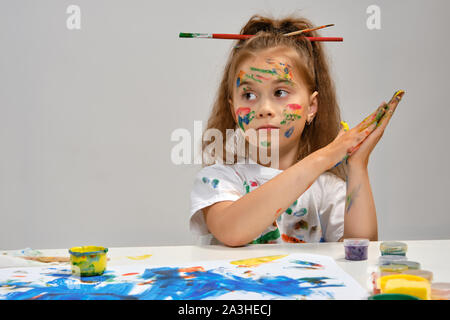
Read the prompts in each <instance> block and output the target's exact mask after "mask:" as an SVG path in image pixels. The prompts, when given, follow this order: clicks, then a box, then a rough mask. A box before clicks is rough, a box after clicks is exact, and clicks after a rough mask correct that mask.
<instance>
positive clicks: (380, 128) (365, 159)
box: [347, 90, 405, 167]
mask: <svg viewBox="0 0 450 320" xmlns="http://www.w3.org/2000/svg"><path fill="white" fill-rule="evenodd" d="M404 94H405V92H404V91H402V90H400V91H397V92H396V93H395V94H394V96H393V97H392V99H391V100H390V102H389V103H388V104H386V103H385V102H383V103H382V104H381V105H380V107H379V108H378V109H377V110H380V108H382V107H383V108H384V109H385V112H384V114H383V115H382V117H381V119H376V117H375V119H374V120H375V122H374V123H375V128H374V129H373V130H372V131H371V133H370V134H369V135H368V136H367V138H366V139H365V140H364V141H363V142H362V143H361V144H360V145H358V146H357V147H356V148H354V149H353V150H351V151H350V154H349V158H348V160H347V162H348V164H349V165H355V164H356V165H362V166H364V167H367V165H368V163H369V156H370V154H371V152H372V150H373V149H374V148H375V146H376V144H377V143H378V141H380V139H381V137H382V136H383V134H384V129H385V128H386V126H387V125H388V123H389V121H390V120H391V118H392V115H393V114H394V111H395V109H396V108H397V106H398V104H399V102H400V100H401V99H402V97H403V95H404ZM375 114H376V115H377V113H376V112H375ZM378 116H379V114H378ZM370 119H373V114H372V115H370V116H369V117H367V118H366V119H364V120H363V121H362V122H361V123H360V124H359V125H358V126H356V127H355V128H357V130H364V127H366V126H367V123H368V122H369V123H370ZM366 130H367V129H366Z"/></svg>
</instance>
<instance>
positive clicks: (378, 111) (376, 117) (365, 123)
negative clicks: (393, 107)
mask: <svg viewBox="0 0 450 320" xmlns="http://www.w3.org/2000/svg"><path fill="white" fill-rule="evenodd" d="M385 105H386V103H385V102H383V103H382V104H381V105H380V106H379V107H378V108H377V109H376V110H375V111H374V112H373V113H372V114H370V115H369V116H368V117H366V118H365V119H364V120H363V121H361V123H360V124H358V125H357V126H356V128H358V131H359V132H361V131H363V130H365V129H367V127H369V126H370V125H371V124H372V123H374V121H379V120H380V119H381V118H382V116H383V115H384V111H385Z"/></svg>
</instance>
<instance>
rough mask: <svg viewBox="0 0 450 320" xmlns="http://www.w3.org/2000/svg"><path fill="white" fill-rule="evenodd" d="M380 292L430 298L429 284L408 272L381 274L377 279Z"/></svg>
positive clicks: (424, 298)
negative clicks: (389, 274)
mask: <svg viewBox="0 0 450 320" xmlns="http://www.w3.org/2000/svg"><path fill="white" fill-rule="evenodd" d="M377 287H378V288H380V289H381V290H380V291H381V293H401V294H409V295H412V296H415V297H418V298H420V299H423V300H430V299H431V284H430V282H429V281H428V280H427V279H425V278H422V277H419V276H414V275H410V274H395V275H391V276H383V277H381V278H379V279H378V280H377Z"/></svg>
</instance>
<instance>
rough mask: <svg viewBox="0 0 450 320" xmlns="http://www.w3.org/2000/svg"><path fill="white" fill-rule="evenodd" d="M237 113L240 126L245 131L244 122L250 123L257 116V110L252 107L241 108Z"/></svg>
mask: <svg viewBox="0 0 450 320" xmlns="http://www.w3.org/2000/svg"><path fill="white" fill-rule="evenodd" d="M236 115H237V117H238V124H239V127H240V128H241V129H242V130H243V131H245V129H244V123H245V124H246V125H248V124H249V123H250V121H252V120H253V119H254V118H255V111H250V108H239V109H237V110H236Z"/></svg>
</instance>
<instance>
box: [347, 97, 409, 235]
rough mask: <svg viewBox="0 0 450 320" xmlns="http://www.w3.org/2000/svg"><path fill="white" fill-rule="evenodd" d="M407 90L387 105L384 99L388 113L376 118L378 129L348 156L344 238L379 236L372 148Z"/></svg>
mask: <svg viewBox="0 0 450 320" xmlns="http://www.w3.org/2000/svg"><path fill="white" fill-rule="evenodd" d="M404 94H405V92H404V91H403V90H399V91H397V92H396V93H395V94H394V96H393V97H392V98H391V100H390V101H389V103H388V104H387V105H386V104H385V103H383V104H382V105H381V106H380V107H379V108H381V107H384V108H385V110H386V112H385V114H384V115H383V117H382V118H381V119H379V120H378V119H377V120H376V123H377V125H376V129H375V130H373V132H372V133H371V134H370V136H368V137H367V139H365V140H364V141H363V142H362V143H361V145H360V146H358V148H357V149H356V150H355V151H354V152H352V154H351V157H349V159H348V168H349V172H348V176H347V197H346V202H345V213H344V236H343V238H367V239H370V240H372V241H377V240H378V230H377V215H376V210H375V202H374V199H373V195H372V190H371V187H370V182H369V174H368V170H367V166H368V163H369V156H370V154H371V152H372V151H373V149H374V148H375V146H376V144H377V143H378V141H379V140H380V139H381V137H382V136H383V134H384V130H385V129H386V126H387V125H388V123H389V121H390V120H391V118H392V115H393V114H394V111H395V110H396V109H397V106H398V104H399V102H400V101H401V99H402V98H403V95H404ZM366 119H367V118H366ZM369 119H370V118H369ZM369 121H370V120H369ZM365 124H366V122H365V121H363V122H362V123H361V124H360V125H359V126H357V128H358V130H360V128H362V127H364V126H365Z"/></svg>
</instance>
